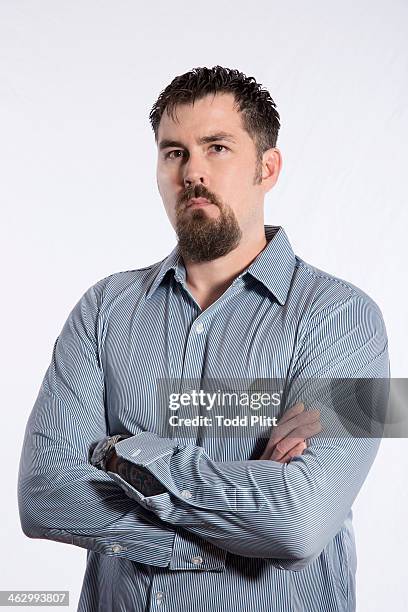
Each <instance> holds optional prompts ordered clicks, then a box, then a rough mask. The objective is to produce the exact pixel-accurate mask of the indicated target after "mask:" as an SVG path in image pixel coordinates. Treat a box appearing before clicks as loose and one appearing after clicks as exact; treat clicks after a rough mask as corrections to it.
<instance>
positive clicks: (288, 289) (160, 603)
mask: <svg viewBox="0 0 408 612" xmlns="http://www.w3.org/2000/svg"><path fill="white" fill-rule="evenodd" d="M265 236H266V239H267V241H268V244H267V246H266V247H265V249H264V250H263V251H262V252H261V253H260V254H259V255H258V257H257V258H256V259H255V260H254V261H253V262H252V263H251V265H250V266H249V267H248V268H247V269H246V270H245V271H244V272H243V273H242V274H240V275H239V276H238V277H237V278H236V279H235V280H234V281H233V282H232V284H231V285H230V286H229V287H228V289H227V290H226V291H225V292H224V293H223V295H221V297H219V298H218V299H217V300H216V301H215V302H214V303H213V304H211V305H210V306H209V307H208V308H206V309H205V310H201V308H200V306H199V305H198V304H197V302H196V301H195V299H194V298H193V296H192V295H191V293H190V292H189V290H188V287H187V285H186V271H185V268H184V265H183V261H182V258H181V257H180V253H179V251H178V247H177V246H176V247H175V249H174V250H173V251H172V253H171V254H170V255H169V256H168V257H167V258H166V259H164V260H163V261H161V262H158V263H156V264H154V265H152V266H149V267H147V268H143V269H137V270H129V271H123V272H118V273H115V274H112V275H110V276H108V277H106V278H104V279H102V280H100V281H98V282H97V283H95V284H94V285H93V286H91V287H90V288H89V289H88V290H87V291H86V292H85V293H84V295H83V296H82V297H81V299H80V300H79V301H78V303H77V304H76V305H75V307H74V308H73V310H72V311H71V313H70V314H69V316H68V319H67V321H66V322H65V325H64V326H63V328H62V331H61V333H60V335H59V336H58V338H57V339H56V341H55V343H54V347H53V352H52V359H51V363H50V365H49V367H48V369H47V371H46V373H45V376H44V379H43V382H42V385H41V387H40V390H39V393H38V396H37V399H36V402H35V405H34V407H33V410H32V412H31V415H30V417H29V420H28V423H27V427H26V433H25V438H24V445H23V449H22V454H21V459H20V469H19V482H18V501H19V511H20V519H21V524H22V528H23V531H24V533H25V534H26V535H27V536H28V537H31V538H46V539H50V540H56V541H60V542H65V543H68V544H74V545H76V546H80V547H83V548H85V549H87V567H86V572H85V576H84V581H83V586H82V592H81V596H80V600H79V606H78V610H80V611H87V612H89V611H97V610H101V611H104V612H108V611H110V610H112V611H113V610H114V611H115V612H116V611H118V612H119V611H123V612H125V611H126V612H128V611H130V610H140V611H142V610H143V611H144V610H160V611H162V612H165V611H166V610H171V611H176V612H177V611H180V612H181V611H183V612H188V611H190V610H191V611H192V610H199V609H201V610H223V611H224V610H226V609H233V610H234V611H235V612H241V611H242V612H244V611H245V612H246V611H247V610H257V611H259V612H263V611H266V610H268V611H269V612H271V611H274V612H300V611H301V612H316V610H322V611H324V612H331V611H333V612H334V611H347V612H350V611H352V610H354V609H355V570H356V554H355V542H354V535H353V528H352V510H351V506H352V504H353V501H354V499H355V497H356V496H357V494H358V492H359V490H360V488H361V486H362V484H363V482H364V479H365V477H366V476H367V473H368V471H369V469H370V466H371V464H372V462H373V460H374V458H375V455H376V452H377V450H378V445H379V439H378V438H353V437H349V438H347V437H345V436H344V437H340V436H338V437H336V438H333V439H329V440H323V439H318V437H316V439H315V438H311V439H310V442H309V446H308V448H307V449H306V450H305V451H304V452H303V454H302V455H301V456H299V457H296V458H294V459H293V460H292V461H290V462H289V463H287V464H286V463H284V464H282V463H278V462H276V461H266V460H257V457H259V456H260V455H261V454H262V451H263V448H264V446H265V443H266V440H265V439H262V440H260V439H259V437H256V436H255V435H254V436H252V437H251V435H248V436H246V437H233V436H229V437H222V436H204V437H202V439H201V438H200V440H199V441H198V439H197V440H195V439H192V440H191V439H190V440H188V439H182V438H179V437H178V436H177V431H176V432H174V433H175V434H176V435H174V436H170V437H167V436H165V437H163V436H162V435H160V432H158V430H157V422H158V421H157V416H158V415H157V411H158V409H159V408H158V405H157V394H156V383H157V381H158V380H159V379H178V380H180V381H185V380H191V379H193V380H200V379H203V378H204V377H207V378H220V377H224V378H233V379H251V380H252V379H263V378H265V379H275V378H276V379H283V380H285V381H287V383H288V385H289V387H290V384H291V382H292V381H295V380H298V379H299V377H304V378H305V379H312V378H313V377H345V378H347V377H356V378H357V377H361V378H365V377H374V378H377V377H384V378H386V377H388V375H389V363H388V353H387V336H386V330H385V327H384V323H383V319H382V316H381V312H380V310H379V308H378V306H377V305H376V304H375V302H373V300H372V299H371V298H370V297H368V296H367V295H366V294H365V293H364V292H362V291H361V290H360V289H358V288H357V287H355V286H353V285H351V284H350V283H348V282H345V281H343V280H341V279H338V278H335V277H334V276H331V275H329V274H327V273H325V272H323V271H321V270H318V269H317V268H314V267H312V266H311V265H309V264H307V263H306V262H305V261H303V260H302V259H301V258H299V257H297V256H295V255H294V253H293V250H292V248H291V245H290V243H289V240H288V238H287V236H286V234H285V232H284V230H283V228H279V227H274V226H268V225H266V226H265ZM311 407H312V408H315V407H318V408H319V409H320V410H321V413H322V414H323V412H324V409H325V405H324V402H322V403H321V404H319V401H318V399H317V403H316V402H315V403H314V405H313V406H311ZM116 433H127V434H131V437H129V438H127V439H125V440H123V441H121V442H119V443H117V444H116V452H117V454H118V455H120V456H122V457H124V458H126V459H128V460H129V461H132V462H134V463H136V464H138V465H143V466H145V467H146V468H147V469H148V470H149V471H150V472H151V473H152V474H154V476H155V477H156V478H157V479H158V480H159V481H160V482H161V483H162V484H163V485H164V487H165V488H166V492H165V493H161V494H159V495H155V496H152V497H150V498H149V497H143V495H141V494H140V493H139V492H138V491H137V490H136V489H135V488H134V487H132V486H131V485H130V484H128V483H126V482H125V481H124V480H123V479H122V478H121V477H120V476H118V475H117V474H113V473H111V472H108V473H106V472H103V471H101V470H98V469H96V468H95V467H94V466H92V465H91V464H90V462H89V455H88V453H89V449H90V447H91V445H92V444H94V443H95V441H97V440H99V439H101V438H103V437H104V436H106V435H113V434H116ZM198 442H199V443H198Z"/></svg>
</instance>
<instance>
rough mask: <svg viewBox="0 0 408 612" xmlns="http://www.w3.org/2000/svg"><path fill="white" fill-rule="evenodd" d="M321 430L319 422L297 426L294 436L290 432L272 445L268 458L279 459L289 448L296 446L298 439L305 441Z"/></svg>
mask: <svg viewBox="0 0 408 612" xmlns="http://www.w3.org/2000/svg"><path fill="white" fill-rule="evenodd" d="M321 431H322V426H321V423H320V422H316V423H310V424H308V425H304V426H302V427H299V428H298V429H297V430H296V436H295V435H293V434H291V435H290V436H288V437H287V438H283V439H282V440H280V441H279V442H278V443H277V444H276V445H275V446H274V448H273V451H272V453H271V454H270V456H269V459H272V460H273V461H277V460H278V459H281V458H282V457H283V456H284V455H285V454H286V453H287V452H288V451H289V450H290V449H291V448H293V447H294V446H296V444H298V443H299V442H300V441H306V440H307V439H308V438H312V437H313V436H316V435H317V434H318V433H320V432H321Z"/></svg>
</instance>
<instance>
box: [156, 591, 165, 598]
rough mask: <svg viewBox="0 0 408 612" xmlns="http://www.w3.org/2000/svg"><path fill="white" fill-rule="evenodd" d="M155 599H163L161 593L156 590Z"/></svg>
mask: <svg viewBox="0 0 408 612" xmlns="http://www.w3.org/2000/svg"><path fill="white" fill-rule="evenodd" d="M156 599H157V600H159V599H163V593H162V592H161V591H158V592H157V593H156Z"/></svg>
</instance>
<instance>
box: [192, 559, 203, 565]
mask: <svg viewBox="0 0 408 612" xmlns="http://www.w3.org/2000/svg"><path fill="white" fill-rule="evenodd" d="M191 561H192V562H193V563H194V565H201V564H202V562H203V558H202V557H193V558H192V559H191Z"/></svg>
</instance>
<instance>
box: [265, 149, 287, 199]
mask: <svg viewBox="0 0 408 612" xmlns="http://www.w3.org/2000/svg"><path fill="white" fill-rule="evenodd" d="M281 168H282V154H281V152H280V151H279V149H277V148H276V147H274V148H272V149H268V150H267V151H265V152H264V154H263V156H262V185H263V187H264V190H265V193H266V192H267V191H269V190H270V189H272V187H273V186H274V185H275V183H276V181H277V180H278V177H279V174H280V171H281Z"/></svg>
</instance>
